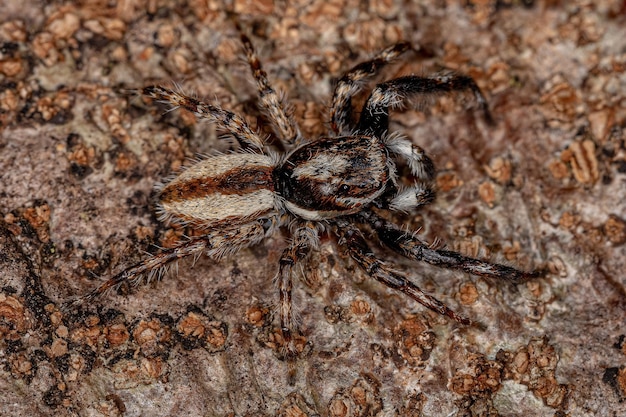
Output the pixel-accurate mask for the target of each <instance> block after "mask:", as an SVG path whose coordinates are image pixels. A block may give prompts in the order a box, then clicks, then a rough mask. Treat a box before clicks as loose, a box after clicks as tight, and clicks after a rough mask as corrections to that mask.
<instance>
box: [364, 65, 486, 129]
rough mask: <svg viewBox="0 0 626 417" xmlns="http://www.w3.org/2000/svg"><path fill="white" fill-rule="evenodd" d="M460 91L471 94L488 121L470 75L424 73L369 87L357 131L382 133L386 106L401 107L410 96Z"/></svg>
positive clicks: (479, 92)
mask: <svg viewBox="0 0 626 417" xmlns="http://www.w3.org/2000/svg"><path fill="white" fill-rule="evenodd" d="M463 91H469V92H471V93H472V94H473V95H474V97H475V99H476V101H477V103H478V106H479V107H480V109H481V110H482V111H483V114H484V115H485V119H486V120H487V122H489V123H492V118H491V113H490V112H489V106H488V105H487V100H486V99H485V96H483V93H482V92H481V91H480V88H478V85H476V82H475V81H474V79H473V78H472V77H469V76H467V75H462V74H457V73H444V74H442V73H439V74H434V75H431V76H428V77H419V76H417V75H408V76H405V77H400V78H396V79H394V80H390V81H387V82H384V83H381V84H378V85H377V86H376V87H375V88H374V89H373V90H372V93H371V94H370V96H369V98H368V99H367V102H366V103H365V106H364V107H363V111H361V118H360V119H359V124H358V126H357V132H358V133H360V134H363V135H373V136H376V137H383V135H384V134H385V133H386V132H387V130H388V129H389V110H390V109H398V108H403V107H404V106H406V105H407V103H408V102H410V100H411V99H420V98H422V99H426V98H428V97H432V96H435V95H444V94H449V93H454V92H463Z"/></svg>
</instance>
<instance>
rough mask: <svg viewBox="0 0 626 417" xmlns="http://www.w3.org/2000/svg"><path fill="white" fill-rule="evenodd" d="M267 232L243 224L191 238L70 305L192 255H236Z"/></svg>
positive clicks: (257, 225) (259, 224)
mask: <svg viewBox="0 0 626 417" xmlns="http://www.w3.org/2000/svg"><path fill="white" fill-rule="evenodd" d="M265 233H266V230H265V228H264V227H263V224H262V222H260V221H259V222H251V223H248V224H244V225H241V226H239V227H237V228H232V229H225V230H218V231H215V232H212V233H209V234H207V235H205V236H197V237H192V238H190V239H189V240H188V241H186V242H183V243H181V244H179V245H178V246H176V247H174V248H171V249H166V250H164V251H162V252H159V253H157V254H156V255H154V256H151V257H149V258H147V259H145V260H143V261H141V262H139V263H137V264H135V265H133V266H131V267H129V268H127V269H125V270H123V271H122V272H120V273H119V274H117V275H115V276H113V277H112V278H110V279H109V280H107V281H106V282H105V283H103V284H102V285H100V286H99V287H98V288H96V289H95V290H93V291H91V292H90V293H89V294H87V295H86V296H84V297H81V298H79V299H78V300H76V301H74V302H73V303H71V305H73V306H78V305H82V304H84V303H85V302H90V301H93V300H94V299H96V298H98V297H100V296H102V295H104V294H105V293H106V292H108V291H109V290H111V289H112V288H117V287H119V286H120V285H122V284H124V283H130V284H136V283H138V282H139V281H140V280H141V279H142V277H147V278H148V280H149V279H150V278H152V277H153V276H154V275H158V276H160V275H161V274H162V273H163V271H164V269H163V268H164V267H166V266H167V265H168V264H170V263H171V262H174V261H177V260H179V259H182V258H186V257H188V256H191V255H196V256H199V255H201V254H202V253H203V252H204V253H206V255H207V256H209V257H210V258H213V259H219V258H220V257H221V256H223V255H224V254H228V253H233V252H236V251H238V250H239V249H241V248H244V247H246V246H251V245H254V244H255V243H258V242H260V241H261V240H262V239H263V237H264V236H265Z"/></svg>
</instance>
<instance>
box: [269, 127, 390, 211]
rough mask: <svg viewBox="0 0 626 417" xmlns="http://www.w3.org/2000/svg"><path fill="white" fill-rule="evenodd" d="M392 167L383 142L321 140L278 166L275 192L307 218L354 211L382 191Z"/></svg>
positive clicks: (347, 138)
mask: <svg viewBox="0 0 626 417" xmlns="http://www.w3.org/2000/svg"><path fill="white" fill-rule="evenodd" d="M388 165H389V162H388V156H387V151H386V149H385V147H384V144H383V143H382V142H381V141H380V140H379V139H376V138H374V137H369V136H344V137H338V138H322V139H319V140H317V141H315V142H312V143H308V144H306V145H304V146H302V147H300V148H298V149H296V150H295V151H293V152H292V153H291V154H290V155H289V156H288V157H287V159H286V160H285V161H284V162H283V164H282V165H281V166H280V167H278V168H276V170H275V171H274V179H275V183H276V192H277V193H279V194H280V195H281V196H282V197H284V198H285V207H286V208H287V209H288V210H289V211H291V212H292V213H293V214H295V215H297V216H299V217H302V218H305V219H309V220H321V219H329V218H333V217H337V216H342V215H346V214H351V213H356V212H357V211H359V210H361V209H363V207H365V206H366V205H368V204H369V203H371V202H372V201H373V200H375V199H376V198H378V197H379V196H380V195H381V194H382V193H383V191H384V190H385V185H386V183H387V180H388V179H389V167H388Z"/></svg>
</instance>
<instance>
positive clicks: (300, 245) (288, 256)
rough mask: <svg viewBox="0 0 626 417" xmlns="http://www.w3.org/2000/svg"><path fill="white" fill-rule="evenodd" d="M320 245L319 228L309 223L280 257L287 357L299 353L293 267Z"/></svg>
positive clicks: (278, 277) (278, 279)
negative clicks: (296, 336)
mask: <svg viewBox="0 0 626 417" xmlns="http://www.w3.org/2000/svg"><path fill="white" fill-rule="evenodd" d="M318 245H319V238H318V236H317V230H316V229H315V226H314V225H313V224H312V223H307V224H305V225H304V226H302V227H300V228H298V229H296V230H295V232H294V233H293V240H292V242H291V244H290V245H289V247H288V248H286V249H285V250H284V251H283V254H282V256H281V257H280V261H279V265H280V266H279V270H278V274H277V275H276V280H277V281H278V287H279V290H280V303H279V312H280V329H281V332H282V335H283V342H284V345H283V347H284V356H285V358H287V359H293V358H295V357H296V356H297V355H298V353H299V352H298V349H297V346H296V345H295V341H294V338H293V337H294V334H295V333H296V332H297V329H296V324H295V320H294V315H293V303H292V289H293V274H294V271H293V269H294V267H295V266H296V265H297V264H298V263H299V262H302V261H303V260H304V259H306V257H307V256H308V255H309V253H310V251H311V249H312V248H316V247H317V246H318Z"/></svg>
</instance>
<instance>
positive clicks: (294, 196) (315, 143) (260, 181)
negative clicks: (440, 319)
mask: <svg viewBox="0 0 626 417" xmlns="http://www.w3.org/2000/svg"><path fill="white" fill-rule="evenodd" d="M241 40H242V43H243V46H244V50H245V53H246V56H247V59H248V62H249V64H250V67H251V69H252V72H253V75H254V78H255V80H256V84H257V87H258V90H259V106H260V107H261V108H262V109H263V110H264V111H265V113H266V116H267V119H268V120H269V121H270V122H271V124H272V127H273V130H274V133H275V135H276V136H277V139H278V140H279V141H281V142H282V145H283V147H284V148H285V149H287V151H288V152H287V153H286V154H285V155H283V156H279V157H277V156H276V155H275V153H273V152H270V150H269V149H268V144H267V143H266V141H265V140H264V139H263V138H262V136H260V135H258V134H257V133H256V132H255V131H254V130H252V129H251V128H250V127H249V126H248V124H247V123H246V122H245V120H244V119H243V118H242V117H240V116H238V115H236V114H234V113H232V112H230V111H228V110H224V109H223V108H221V107H219V106H218V105H214V104H207V103H204V102H201V101H199V100H196V99H194V98H191V97H188V96H186V95H184V94H182V93H179V92H176V91H172V90H169V89H166V88H163V87H156V86H152V87H146V88H144V89H143V94H144V95H145V96H148V97H150V98H153V99H155V100H159V101H163V102H165V103H167V104H168V105H170V106H173V107H183V108H185V109H187V110H189V111H192V112H193V113H195V115H196V116H197V117H198V118H200V119H205V120H209V121H211V122H213V123H215V124H216V125H217V127H218V128H219V129H220V130H223V131H225V132H227V133H228V134H230V135H231V136H232V137H234V138H235V139H236V140H237V141H238V142H239V144H240V145H241V147H242V148H245V151H240V152H235V153H228V154H219V155H215V156H210V157H207V158H205V159H203V160H201V161H200V162H197V163H195V164H193V165H191V166H190V167H188V168H187V169H186V170H184V171H183V172H182V173H180V174H179V175H178V176H176V177H175V178H173V179H171V180H170V181H169V182H167V183H165V184H163V185H160V186H159V187H158V197H157V198H158V204H157V210H158V212H159V214H160V219H161V220H162V221H167V222H178V223H182V224H185V225H187V226H189V227H192V228H194V229H196V230H198V231H200V233H196V236H194V237H191V238H189V239H187V240H185V241H184V242H181V243H180V244H179V245H178V246H176V247H174V248H172V249H167V250H163V251H162V252H161V253H159V254H157V255H155V256H153V257H150V258H148V259H146V260H145V261H143V262H140V263H138V264H136V265H134V266H132V267H130V268H127V269H126V270H124V271H122V272H121V273H119V274H117V275H116V276H114V277H113V278H111V279H109V280H108V281H107V282H105V283H104V284H103V285H101V286H100V287H99V288H97V289H96V290H94V291H93V292H92V293H91V294H89V295H88V296H87V297H85V298H87V299H91V298H94V297H96V296H98V295H100V294H102V293H104V292H105V291H106V290H107V289H109V288H112V287H115V286H117V285H119V284H121V283H124V282H128V281H137V280H138V279H140V278H141V277H142V276H147V277H148V278H150V277H151V276H153V275H155V274H159V273H160V272H161V271H162V270H163V267H164V266H166V265H167V264H168V263H170V262H172V261H175V260H177V259H180V258H183V257H186V256H189V255H198V254H201V253H204V254H206V255H208V256H209V257H211V258H214V259H219V258H220V257H221V256H223V255H225V254H230V253H234V252H236V251H237V250H239V249H241V248H243V247H247V246H251V245H254V244H256V243H258V242H260V241H261V240H263V238H264V237H265V236H267V235H268V234H270V233H272V232H273V231H274V230H275V229H276V228H277V227H282V226H289V229H290V231H291V236H292V239H291V243H290V245H289V247H287V248H286V249H285V250H284V252H283V254H282V256H281V258H280V262H279V266H278V274H277V281H278V285H279V288H280V303H279V310H280V311H279V315H280V325H281V331H282V335H283V339H284V346H285V349H286V353H288V354H293V353H294V350H295V347H294V346H292V344H293V339H292V334H293V332H294V330H295V329H294V327H295V325H294V322H293V314H292V306H291V293H292V279H293V275H294V267H295V265H297V264H298V262H301V261H303V260H304V259H305V258H306V257H307V256H308V254H309V253H310V251H311V249H313V248H316V247H317V246H318V243H319V238H318V234H319V233H320V232H321V231H324V230H327V231H329V232H330V234H331V235H332V236H337V237H338V239H337V241H338V243H339V244H340V245H342V246H344V247H345V248H346V250H347V253H348V254H349V255H350V256H351V258H352V259H353V260H354V261H355V262H356V263H357V264H358V265H359V266H360V267H362V268H363V269H364V270H365V271H366V272H367V273H368V274H369V275H371V276H372V277H374V278H375V279H377V280H378V281H380V282H382V283H384V284H385V285H388V286H389V287H392V288H395V289H398V290H400V291H402V292H403V293H405V294H407V295H408V296H410V297H411V298H413V299H414V300H416V301H418V302H419V303H421V304H423V305H424V306H426V307H427V308H429V309H431V310H434V311H436V312H438V313H440V314H443V315H446V316H449V317H451V318H453V319H455V320H457V321H459V322H461V323H464V324H470V323H471V321H470V320H469V319H467V318H465V317H462V316H460V315H458V314H456V313H455V312H454V311H452V310H451V309H450V308H448V307H447V306H446V305H445V304H443V303H442V302H440V301H438V300H437V299H435V298H434V297H431V296H430V295H428V294H425V293H424V292H423V291H422V290H420V289H419V287H417V286H416V285H415V284H414V283H413V282H411V281H410V280H409V279H407V278H406V277H405V275H404V274H402V273H400V272H398V271H396V270H395V269H393V268H392V267H390V266H389V265H388V264H386V263H385V262H383V261H381V260H379V259H377V258H376V257H375V256H374V254H373V252H372V251H371V250H370V248H369V246H368V243H367V242H366V240H365V238H364V237H363V234H362V232H361V230H360V228H359V227H360V226H364V227H366V228H367V229H368V230H371V231H373V232H374V233H375V235H376V236H377V237H378V239H379V240H380V241H381V242H382V243H383V244H384V245H385V246H387V247H388V248H390V249H391V250H393V251H395V252H397V253H399V254H401V255H403V256H406V257H408V258H411V259H415V260H421V261H425V262H428V263H431V264H434V265H437V266H440V267H444V268H453V269H459V270H462V271H465V272H469V273H472V274H475V275H481V276H486V277H495V278H503V279H507V280H510V281H514V282H521V281H523V280H526V279H529V278H531V277H534V276H538V275H540V272H522V271H519V270H516V269H514V268H511V267H508V266H504V265H499V264H493V263H489V262H486V261H481V260H477V259H473V258H468V257H465V256H463V255H461V254H459V253H456V252H452V251H446V250H441V249H435V248H433V247H431V246H429V245H427V244H425V243H424V242H422V241H420V240H419V239H418V238H417V237H416V236H415V234H414V233H412V232H407V231H402V230H401V229H400V228H399V227H398V226H396V225H394V224H392V223H390V222H389V221H387V220H385V219H383V218H382V217H380V216H379V215H377V214H376V213H375V212H374V211H372V210H371V209H372V207H374V206H375V207H377V208H379V209H390V210H399V211H405V212H406V211H411V210H414V209H416V208H418V207H420V206H422V205H424V204H427V203H430V202H431V201H432V199H433V196H434V193H433V191H432V187H431V183H432V180H433V176H434V168H433V164H432V162H431V160H430V158H429V157H428V156H427V155H426V154H425V153H424V151H423V150H422V149H421V148H420V147H419V146H416V145H414V144H413V143H411V142H410V141H409V140H408V139H406V138H403V137H401V136H399V135H394V134H389V133H388V127H389V111H390V109H393V108H397V107H400V106H402V105H404V104H405V103H407V102H408V100H409V99H415V98H419V97H420V96H422V95H436V94H445V93H451V92H456V91H467V92H470V93H471V94H472V95H473V96H474V97H475V99H476V101H477V102H478V104H479V106H480V108H481V110H482V111H483V112H484V114H485V117H486V118H487V119H489V120H490V115H489V111H488V107H487V104H486V101H485V98H484V97H483V95H482V93H481V91H480V90H479V88H478V87H477V85H476V83H475V82H474V80H473V79H472V78H470V77H468V76H465V75H462V74H458V73H449V72H448V73H442V74H436V75H432V76H427V77H420V76H415V75H410V76H405V77H401V78H396V79H393V80H390V81H386V82H383V83H381V84H378V85H376V86H375V87H374V89H373V90H372V92H371V94H370V95H369V98H368V99H367V101H366V102H365V105H364V107H363V109H362V111H361V114H360V117H359V119H358V122H353V120H352V119H353V118H352V102H351V101H352V97H353V96H354V95H355V94H356V93H358V92H359V91H360V90H361V88H362V87H363V86H364V85H365V82H366V81H367V80H369V79H370V78H371V77H373V76H374V75H375V74H376V73H377V72H378V71H379V70H380V69H381V68H382V67H384V66H385V65H387V64H388V63H390V62H392V61H393V60H395V59H396V58H397V57H398V56H399V55H400V54H402V53H403V52H405V51H406V50H408V49H409V45H408V44H406V43H400V44H397V45H394V46H392V47H389V48H387V49H385V50H383V51H382V52H380V53H379V54H378V55H376V56H375V57H374V58H373V59H372V60H370V61H367V62H364V63H362V64H359V65H357V66H355V67H354V68H352V69H351V70H350V71H348V72H347V73H346V74H345V75H344V76H343V77H341V78H340V79H339V81H338V82H337V86H336V87H335V90H334V94H333V98H332V101H331V113H330V127H331V132H330V134H329V136H327V137H322V138H318V139H314V140H310V139H305V138H303V137H302V136H301V134H300V131H299V129H298V126H297V124H296V123H295V121H294V120H293V119H292V117H291V115H290V114H289V112H288V111H286V108H287V106H286V105H285V104H284V103H283V102H282V101H281V99H280V98H279V95H278V94H277V93H276V92H275V91H274V89H273V88H272V87H271V86H270V84H269V82H268V80H267V76H266V74H265V72H264V71H263V70H262V68H261V64H260V62H259V60H258V58H257V57H256V55H255V52H254V49H253V47H252V44H251V42H250V40H249V39H248V37H247V36H245V35H242V36H241ZM396 158H402V159H404V161H406V163H407V165H408V167H409V168H410V169H411V173H412V178H413V180H412V181H413V182H412V183H411V185H410V186H403V185H400V182H399V180H398V178H397V170H396V165H395V162H394V161H395V159H396Z"/></svg>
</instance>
